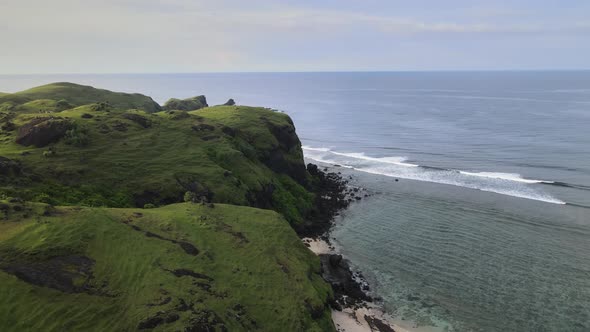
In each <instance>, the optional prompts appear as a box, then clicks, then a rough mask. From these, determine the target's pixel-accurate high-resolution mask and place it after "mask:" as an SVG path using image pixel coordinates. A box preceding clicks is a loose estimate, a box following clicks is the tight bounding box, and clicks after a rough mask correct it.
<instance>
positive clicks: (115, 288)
mask: <svg viewBox="0 0 590 332" xmlns="http://www.w3.org/2000/svg"><path fill="white" fill-rule="evenodd" d="M0 128H1V129H0V217H1V216H2V215H3V218H2V219H1V220H0V330H2V331H39V330H43V331H82V330H83V331H87V330H92V331H134V330H141V329H155V330H161V331H226V330H228V331H240V330H260V331H307V330H310V331H313V330H317V331H330V330H334V326H333V324H332V322H331V319H330V310H329V308H328V306H327V303H328V302H329V299H330V298H331V296H332V294H331V289H330V287H329V285H327V284H326V283H325V282H324V281H323V280H322V279H321V277H320V274H319V272H320V271H319V260H318V259H317V257H315V256H314V255H313V254H312V253H311V252H310V251H309V250H308V249H307V248H305V246H304V245H303V244H302V243H301V241H300V240H299V238H298V237H297V235H296V234H295V232H294V231H293V228H292V227H290V226H294V225H297V224H299V223H300V222H302V219H303V216H304V215H305V213H306V212H307V211H309V209H311V208H312V202H313V199H314V195H313V193H311V192H309V191H308V190H307V189H306V187H307V182H308V177H309V174H308V173H307V172H306V171H305V166H304V164H303V156H302V152H301V144H300V142H299V139H298V138H297V135H296V134H295V128H294V126H293V123H292V121H291V119H290V118H289V117H288V116H287V115H286V114H283V113H279V112H274V111H271V110H268V109H263V108H253V107H245V106H216V107H207V108H203V109H200V110H196V111H188V112H187V111H179V110H172V111H171V110H168V111H160V107H159V105H157V104H155V103H154V102H153V100H151V98H149V97H146V96H142V95H137V94H124V93H115V92H110V91H106V90H99V89H94V88H91V87H86V86H79V85H74V84H71V83H57V84H51V85H46V86H42V87H38V88H33V89H30V90H26V91H23V92H19V93H15V94H3V95H0ZM64 129H67V130H64ZM60 130H61V131H60ZM25 142H26V143H30V142H34V144H25ZM189 194H190V195H189ZM186 197H196V198H198V199H197V200H196V201H198V200H202V201H203V203H182V202H183V201H184V200H185V198H186ZM213 203H214V204H213ZM228 204H231V205H228ZM248 206H253V207H261V208H265V209H264V210H263V209H257V208H253V207H248ZM272 210H274V211H272ZM290 224H291V225H290Z"/></svg>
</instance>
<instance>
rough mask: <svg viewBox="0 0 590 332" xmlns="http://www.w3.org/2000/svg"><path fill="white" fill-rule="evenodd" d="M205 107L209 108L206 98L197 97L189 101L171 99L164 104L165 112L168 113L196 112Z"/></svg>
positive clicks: (188, 99)
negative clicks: (174, 111)
mask: <svg viewBox="0 0 590 332" xmlns="http://www.w3.org/2000/svg"><path fill="white" fill-rule="evenodd" d="M204 107H209V105H208V104H207V98H205V96H196V97H192V98H187V99H176V98H171V99H169V100H168V101H167V102H166V103H165V104H164V107H163V108H164V110H167V111H173V110H177V111H194V110H198V109H201V108H204Z"/></svg>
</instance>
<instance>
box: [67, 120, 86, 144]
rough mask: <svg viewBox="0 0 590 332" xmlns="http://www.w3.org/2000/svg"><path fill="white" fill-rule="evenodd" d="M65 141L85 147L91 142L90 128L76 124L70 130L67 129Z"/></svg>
mask: <svg viewBox="0 0 590 332" xmlns="http://www.w3.org/2000/svg"><path fill="white" fill-rule="evenodd" d="M65 143H66V144H68V145H73V146H77V147H85V146H86V145H88V144H89V143H90V137H89V136H88V129H86V127H81V126H78V125H76V124H75V125H73V126H72V128H71V129H70V130H68V131H66V136H65Z"/></svg>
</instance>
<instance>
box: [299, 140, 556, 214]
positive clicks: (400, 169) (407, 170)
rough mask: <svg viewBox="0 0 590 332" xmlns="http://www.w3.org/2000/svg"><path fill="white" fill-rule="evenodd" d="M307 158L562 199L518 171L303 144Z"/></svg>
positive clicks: (500, 191) (368, 170) (412, 177)
mask: <svg viewBox="0 0 590 332" xmlns="http://www.w3.org/2000/svg"><path fill="white" fill-rule="evenodd" d="M303 150H304V152H305V156H306V157H307V158H310V159H313V160H316V161H319V162H323V163H328V164H334V165H340V166H342V167H346V168H351V169H355V170H357V171H361V172H365V173H371V174H378V175H384V176H389V177H397V178H403V179H410V180H416V181H424V182H433V183H441V184H448V185H453V186H458V187H464V188H470V189H476V190H482V191H488V192H494V193H497V194H502V195H508V196H513V197H520V198H526V199H532V200H537V201H542V202H548V203H554V204H566V203H565V202H563V201H561V200H559V199H557V198H554V197H552V196H551V195H549V194H547V193H545V192H543V191H542V190H541V189H540V188H535V187H533V186H532V185H534V184H553V183H554V182H553V181H545V180H534V179H526V178H524V177H522V176H521V175H520V174H515V173H501V172H469V171H462V170H454V169H443V168H436V167H430V166H423V165H417V164H412V163H409V162H407V160H408V158H407V157H402V156H394V157H371V156H367V155H366V154H365V153H356V152H353V153H343V152H337V151H333V150H330V149H328V148H316V147H309V146H303Z"/></svg>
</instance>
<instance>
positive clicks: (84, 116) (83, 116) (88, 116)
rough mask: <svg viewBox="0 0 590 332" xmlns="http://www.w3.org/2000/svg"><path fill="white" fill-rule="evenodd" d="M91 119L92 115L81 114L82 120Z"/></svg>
mask: <svg viewBox="0 0 590 332" xmlns="http://www.w3.org/2000/svg"><path fill="white" fill-rule="evenodd" d="M93 117H94V115H92V114H88V113H84V114H82V118H83V119H92V118H93Z"/></svg>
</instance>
